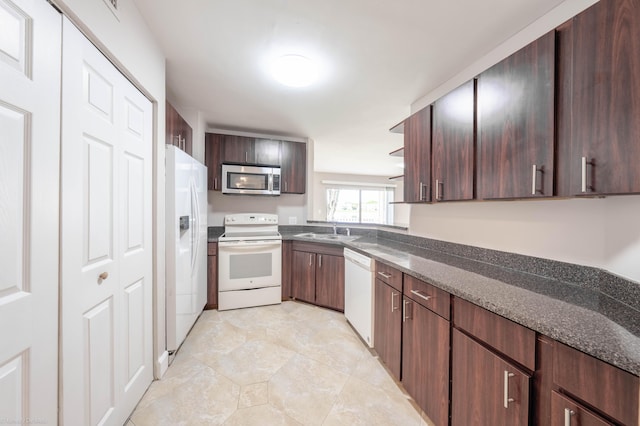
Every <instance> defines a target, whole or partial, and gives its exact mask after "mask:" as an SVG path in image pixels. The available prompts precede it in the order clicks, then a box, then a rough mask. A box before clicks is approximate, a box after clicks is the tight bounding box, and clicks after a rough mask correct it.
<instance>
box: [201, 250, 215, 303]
mask: <svg viewBox="0 0 640 426" xmlns="http://www.w3.org/2000/svg"><path fill="white" fill-rule="evenodd" d="M214 250H215V249H214ZM217 307H218V256H211V255H209V256H207V304H206V305H205V307H204V308H205V309H216V308H217Z"/></svg>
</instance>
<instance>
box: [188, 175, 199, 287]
mask: <svg viewBox="0 0 640 426" xmlns="http://www.w3.org/2000/svg"><path fill="white" fill-rule="evenodd" d="M189 193H190V196H191V217H192V218H193V222H194V223H193V226H192V227H191V275H192V276H193V275H194V273H195V270H196V262H197V260H198V246H199V245H200V208H199V207H200V206H199V205H198V193H197V192H196V187H195V183H194V182H193V180H191V181H190V182H189Z"/></svg>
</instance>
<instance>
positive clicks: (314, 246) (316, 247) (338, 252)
mask: <svg viewBox="0 0 640 426" xmlns="http://www.w3.org/2000/svg"><path fill="white" fill-rule="evenodd" d="M292 250H295V251H306V252H308V253H317V254H328V255H331V256H340V257H342V256H344V248H343V247H342V246H339V245H335V244H322V243H307V242H303V241H293V245H292Z"/></svg>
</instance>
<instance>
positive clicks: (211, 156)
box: [204, 133, 224, 191]
mask: <svg viewBox="0 0 640 426" xmlns="http://www.w3.org/2000/svg"><path fill="white" fill-rule="evenodd" d="M223 140H224V136H223V135H217V134H215V133H207V134H205V138H204V164H205V166H207V188H209V190H210V191H220V189H221V188H220V185H221V182H222V152H221V151H222V143H223Z"/></svg>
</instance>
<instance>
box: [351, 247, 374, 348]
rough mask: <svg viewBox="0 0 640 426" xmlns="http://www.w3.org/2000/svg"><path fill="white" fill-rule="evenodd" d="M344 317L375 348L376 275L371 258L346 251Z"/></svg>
mask: <svg viewBox="0 0 640 426" xmlns="http://www.w3.org/2000/svg"><path fill="white" fill-rule="evenodd" d="M344 260H345V262H344V316H345V317H346V318H347V321H349V323H350V324H351V325H352V326H353V328H355V329H356V331H357V332H358V334H360V337H362V340H364V341H365V342H366V343H367V344H368V345H369V347H371V348H372V347H373V318H374V315H373V313H374V312H373V310H374V300H373V298H374V287H373V286H374V284H375V281H374V275H373V262H372V261H371V258H369V257H367V256H365V255H362V254H360V253H356V252H355V251H353V250H349V249H348V248H345V249H344Z"/></svg>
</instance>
